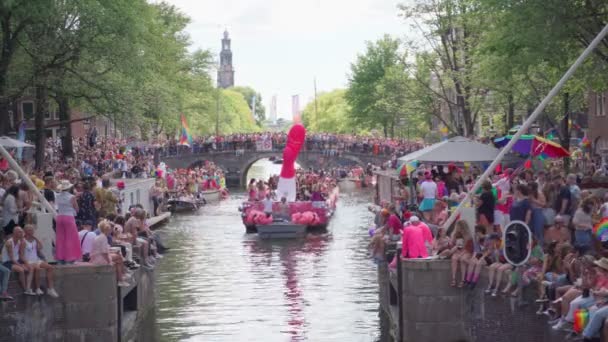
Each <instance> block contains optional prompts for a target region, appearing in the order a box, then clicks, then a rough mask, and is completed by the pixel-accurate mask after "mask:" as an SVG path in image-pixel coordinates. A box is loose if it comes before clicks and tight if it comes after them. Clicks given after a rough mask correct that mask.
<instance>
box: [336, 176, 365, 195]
mask: <svg viewBox="0 0 608 342" xmlns="http://www.w3.org/2000/svg"><path fill="white" fill-rule="evenodd" d="M338 187H339V188H340V190H341V191H344V192H350V191H355V189H357V188H360V187H361V181H360V180H359V179H357V178H354V177H347V178H342V179H340V180H338Z"/></svg>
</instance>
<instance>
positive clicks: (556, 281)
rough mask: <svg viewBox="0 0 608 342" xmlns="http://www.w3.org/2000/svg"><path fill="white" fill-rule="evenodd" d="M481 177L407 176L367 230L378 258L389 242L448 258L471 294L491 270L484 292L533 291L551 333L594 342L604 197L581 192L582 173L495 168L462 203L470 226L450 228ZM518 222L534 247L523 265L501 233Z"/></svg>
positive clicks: (605, 284)
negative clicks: (582, 322)
mask: <svg viewBox="0 0 608 342" xmlns="http://www.w3.org/2000/svg"><path fill="white" fill-rule="evenodd" d="M480 173H481V171H480V170H478V169H477V170H476V169H473V168H470V169H468V170H462V169H461V168H458V167H456V166H455V165H448V166H446V167H429V166H424V165H421V166H420V167H419V168H418V170H416V171H415V172H414V174H413V175H410V176H411V177H408V178H407V179H403V180H402V185H401V186H400V189H399V192H398V194H397V196H396V197H395V201H394V202H393V203H388V202H387V203H382V206H381V207H380V208H373V207H372V208H370V209H371V210H372V211H373V212H375V213H376V222H375V223H376V228H375V229H371V230H370V234H371V236H372V237H371V242H370V252H371V254H372V255H373V257H374V259H375V260H376V261H378V262H384V259H385V256H384V253H385V248H386V246H387V244H390V243H391V242H397V241H401V257H402V258H427V257H432V258H444V259H450V261H451V275H452V280H451V284H450V285H451V286H453V287H457V288H464V287H467V288H474V287H475V286H476V285H477V283H478V281H479V279H480V273H481V271H482V270H483V269H484V268H485V269H486V270H487V273H488V284H487V287H486V288H485V289H484V290H485V293H486V294H487V295H488V296H491V297H497V296H499V295H503V296H512V297H517V298H521V297H520V294H521V293H522V290H523V289H524V288H526V287H528V286H533V288H534V291H536V293H537V300H536V302H537V303H538V305H539V310H538V312H537V314H539V315H547V316H548V317H549V318H550V323H551V324H552V327H553V329H556V330H568V331H573V332H572V334H573V335H574V336H575V337H577V338H579V339H584V340H586V341H591V340H593V339H595V338H596V337H597V336H599V330H600V329H601V327H602V325H603V322H604V321H605V320H606V318H608V306H607V305H606V304H608V258H606V257H608V245H606V243H605V241H603V239H600V238H599V237H598V236H597V235H594V233H593V228H594V226H595V225H596V224H597V223H598V222H603V221H602V220H605V219H607V218H608V193H601V192H599V191H590V190H581V188H580V187H579V183H580V181H581V179H580V177H577V176H576V175H574V174H564V172H563V168H552V167H549V168H547V169H544V168H543V169H539V170H537V171H536V172H535V171H533V170H532V169H531V168H520V169H515V170H514V169H510V168H506V169H504V170H500V169H499V170H496V172H494V173H493V176H492V177H491V178H490V179H486V180H484V181H483V182H482V185H481V189H480V190H478V191H477V192H476V193H475V194H472V196H471V197H472V201H471V202H469V203H463V205H464V206H467V207H470V208H474V212H475V219H474V221H473V222H471V220H466V219H465V218H464V217H460V219H458V220H457V221H456V223H455V224H453V225H451V226H450V228H449V229H446V228H445V227H444V225H445V223H446V221H447V219H448V216H449V214H450V212H451V211H452V210H453V208H455V207H456V206H458V205H459V204H460V203H461V202H462V201H463V199H464V198H465V197H466V193H467V192H469V191H471V188H472V185H473V183H474V182H475V181H476V180H477V178H478V177H479V175H480ZM516 220H517V221H522V222H525V223H526V224H527V225H528V226H529V228H530V230H531V233H532V237H531V239H532V241H533V242H532V245H531V246H528V248H529V250H530V258H529V259H528V261H527V262H526V263H525V264H524V265H521V266H517V267H516V266H513V265H512V264H511V263H510V262H509V261H508V259H507V257H508V256H506V255H505V252H504V250H505V249H504V241H502V240H503V231H504V229H505V227H506V226H507V225H508V223H509V222H511V221H516ZM390 266H391V267H394V266H396V259H394V260H393V262H392V263H391V265H390ZM578 314H584V315H588V317H589V323H588V324H586V326H584V327H579V326H575V324H574V323H575V316H576V315H578ZM573 328H576V329H573Z"/></svg>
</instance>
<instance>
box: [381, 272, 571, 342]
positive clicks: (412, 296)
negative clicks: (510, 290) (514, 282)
mask: <svg viewBox="0 0 608 342" xmlns="http://www.w3.org/2000/svg"><path fill="white" fill-rule="evenodd" d="M378 281H379V286H380V308H381V309H380V319H381V332H382V338H381V341H382V342H427V341H428V342H434V341H442V342H464V341H467V342H485V341H492V342H503V341H504V342H512V341H535V342H545V341H546V342H549V341H551V342H562V341H566V334H565V333H563V332H556V331H552V330H551V329H550V327H549V325H548V324H547V317H545V316H538V315H536V314H535V311H536V310H537V309H538V306H537V305H536V304H535V303H534V300H535V299H536V286H530V287H528V288H526V289H525V291H524V295H523V297H522V298H512V297H504V296H498V297H491V296H488V295H486V294H484V290H485V288H486V287H487V284H488V281H487V272H486V271H484V272H483V273H482V276H481V278H480V281H479V283H478V284H477V287H476V288H475V289H459V288H453V287H451V286H450V282H451V272H450V261H449V260H431V261H422V260H412V261H400V262H399V263H398V267H397V270H396V271H389V270H388V267H387V266H386V264H383V265H380V266H379V267H378Z"/></svg>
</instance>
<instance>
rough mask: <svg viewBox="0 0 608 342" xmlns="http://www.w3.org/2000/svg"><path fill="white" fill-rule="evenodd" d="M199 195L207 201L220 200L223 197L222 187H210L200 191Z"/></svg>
mask: <svg viewBox="0 0 608 342" xmlns="http://www.w3.org/2000/svg"><path fill="white" fill-rule="evenodd" d="M199 195H200V196H201V197H202V198H203V199H204V200H205V202H207V203H210V202H219V201H220V200H221V199H222V190H220V189H209V190H203V191H201V192H199Z"/></svg>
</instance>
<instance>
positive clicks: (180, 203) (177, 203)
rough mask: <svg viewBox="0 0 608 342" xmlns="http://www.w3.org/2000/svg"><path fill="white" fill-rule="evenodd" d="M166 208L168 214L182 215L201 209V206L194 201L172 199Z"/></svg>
mask: <svg viewBox="0 0 608 342" xmlns="http://www.w3.org/2000/svg"><path fill="white" fill-rule="evenodd" d="M167 207H168V209H169V211H170V212H173V213H182V212H188V211H191V212H194V211H197V210H198V209H199V208H200V207H201V205H200V204H199V203H198V202H197V201H196V200H192V199H178V198H172V199H170V200H169V201H167Z"/></svg>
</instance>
